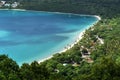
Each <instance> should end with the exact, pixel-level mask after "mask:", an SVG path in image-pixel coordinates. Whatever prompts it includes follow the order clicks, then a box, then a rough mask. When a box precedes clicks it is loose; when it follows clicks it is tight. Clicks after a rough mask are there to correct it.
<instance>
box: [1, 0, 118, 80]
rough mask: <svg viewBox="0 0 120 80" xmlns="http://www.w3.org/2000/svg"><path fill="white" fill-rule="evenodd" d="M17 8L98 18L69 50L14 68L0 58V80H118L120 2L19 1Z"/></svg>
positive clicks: (13, 65) (8, 59) (14, 65)
mask: <svg viewBox="0 0 120 80" xmlns="http://www.w3.org/2000/svg"><path fill="white" fill-rule="evenodd" d="M20 3H21V5H20V6H19V8H23V9H28V10H42V11H59V12H71V13H79V14H94V15H100V16H101V17H102V20H100V21H99V22H98V23H97V24H96V25H94V26H93V27H91V28H89V29H88V30H86V32H85V34H84V37H83V38H82V39H81V40H80V41H79V42H78V43H77V44H76V45H75V46H74V47H73V48H71V49H70V50H68V51H66V52H64V53H62V54H59V53H58V54H55V55H54V57H53V58H51V59H49V60H47V61H44V62H42V63H41V64H38V62H36V61H34V62H32V63H31V64H28V63H24V64H23V65H22V66H18V65H17V63H16V62H15V61H13V60H12V59H10V58H8V57H7V56H5V55H1V56H0V80H120V5H119V3H120V0H20Z"/></svg>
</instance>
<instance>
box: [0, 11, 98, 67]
mask: <svg viewBox="0 0 120 80" xmlns="http://www.w3.org/2000/svg"><path fill="white" fill-rule="evenodd" d="M97 20H98V19H97V18H95V17H93V16H82V15H81V16H80V15H73V14H59V13H48V12H36V11H15V10H0V54H7V55H8V56H9V57H11V58H12V59H13V60H15V61H17V63H18V64H20V65H21V64H22V63H24V62H27V63H30V62H32V61H34V60H42V59H44V58H46V57H49V56H50V55H52V54H54V53H56V52H59V51H61V50H63V49H64V47H65V46H66V45H67V44H71V43H73V42H74V41H75V39H76V38H77V35H78V34H79V33H80V32H81V31H83V30H85V29H87V28H88V27H90V25H92V24H94V23H95V22H96V21H97Z"/></svg>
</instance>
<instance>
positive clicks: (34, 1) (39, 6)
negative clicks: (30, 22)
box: [12, 0, 120, 17]
mask: <svg viewBox="0 0 120 80" xmlns="http://www.w3.org/2000/svg"><path fill="white" fill-rule="evenodd" d="M12 1H14V0H12ZM15 1H18V2H20V3H21V6H19V8H24V9H28V10H40V11H55V12H69V13H78V14H93V15H101V16H103V17H113V16H116V15H118V14H119V13H120V6H119V5H120V0H15Z"/></svg>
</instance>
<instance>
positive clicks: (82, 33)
mask: <svg viewBox="0 0 120 80" xmlns="http://www.w3.org/2000/svg"><path fill="white" fill-rule="evenodd" d="M89 16H90V15H89ZM94 17H96V18H97V19H98V20H97V21H96V22H95V23H94V24H92V25H90V26H89V28H91V27H93V26H94V25H95V24H97V23H98V22H99V21H100V20H101V17H100V16H97V15H94ZM89 28H87V29H89ZM85 31H86V29H85V30H83V31H82V32H80V33H79V35H78V38H77V39H76V40H75V42H74V43H72V44H70V46H67V48H64V49H63V50H62V51H60V52H58V53H59V54H62V53H63V52H66V51H67V50H69V49H71V48H72V47H74V45H75V44H77V43H78V42H79V41H80V40H81V39H82V38H83V36H84V33H85ZM56 54H57V53H56ZM52 57H53V55H51V56H49V57H47V58H44V59H42V60H39V61H38V63H41V62H44V61H46V60H49V59H51V58H52Z"/></svg>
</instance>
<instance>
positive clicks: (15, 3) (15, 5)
mask: <svg viewBox="0 0 120 80" xmlns="http://www.w3.org/2000/svg"><path fill="white" fill-rule="evenodd" d="M18 5H19V3H18V2H14V3H12V4H11V7H12V8H16V7H17V6H18Z"/></svg>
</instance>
